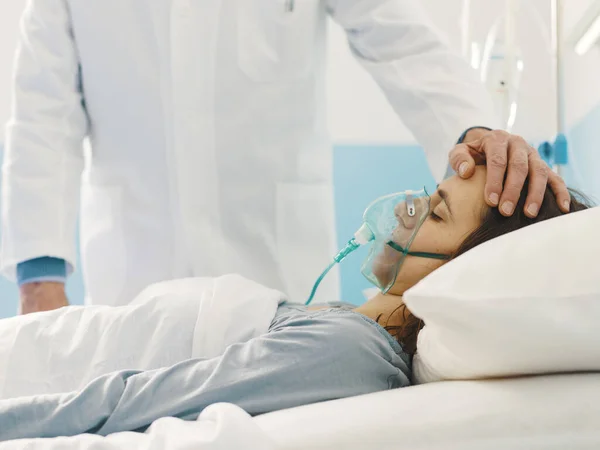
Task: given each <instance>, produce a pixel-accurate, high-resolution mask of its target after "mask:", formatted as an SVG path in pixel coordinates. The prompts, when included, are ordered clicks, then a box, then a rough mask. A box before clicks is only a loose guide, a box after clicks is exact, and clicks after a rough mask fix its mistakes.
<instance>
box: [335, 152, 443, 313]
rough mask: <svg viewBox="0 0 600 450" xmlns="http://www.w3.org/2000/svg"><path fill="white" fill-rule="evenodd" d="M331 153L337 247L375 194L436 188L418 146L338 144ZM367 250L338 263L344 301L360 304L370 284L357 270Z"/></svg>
mask: <svg viewBox="0 0 600 450" xmlns="http://www.w3.org/2000/svg"><path fill="white" fill-rule="evenodd" d="M334 155H335V160H334V187H335V201H336V206H335V209H336V211H335V213H336V220H337V224H336V228H337V232H338V246H339V248H342V247H343V246H344V245H345V244H346V242H348V240H349V239H350V238H352V237H353V236H354V233H355V231H356V230H357V229H358V228H359V227H360V225H361V224H362V215H363V212H364V210H365V208H366V207H367V205H369V203H371V201H373V200H374V199H376V198H377V197H381V196H382V195H385V194H389V193H392V192H398V191H404V190H406V189H413V190H418V189H422V188H423V187H426V188H427V190H428V191H429V192H433V191H434V190H435V181H434V179H433V177H432V175H431V173H430V171H429V167H428V166H427V162H426V160H425V155H424V153H423V151H422V150H421V148H420V147H417V146H411V147H398V146H383V147H382V146H374V147H365V146H340V147H336V148H335V153H334ZM366 254H367V248H361V249H358V250H357V251H356V252H355V253H353V254H351V255H349V256H348V257H347V258H346V259H345V260H344V261H343V262H342V264H341V265H340V270H341V279H342V299H343V300H344V301H347V302H351V303H354V304H360V303H362V302H363V301H364V297H363V295H362V291H363V290H364V289H366V288H368V287H372V285H370V284H369V283H368V282H367V280H366V279H365V278H364V277H363V276H362V275H361V274H360V266H361V263H362V261H363V259H364V258H365V256H366ZM332 256H333V255H332Z"/></svg>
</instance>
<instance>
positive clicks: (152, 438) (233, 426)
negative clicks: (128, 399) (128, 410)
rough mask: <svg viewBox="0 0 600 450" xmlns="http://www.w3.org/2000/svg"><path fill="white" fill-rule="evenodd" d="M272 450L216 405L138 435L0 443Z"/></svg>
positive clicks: (243, 420)
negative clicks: (191, 418)
mask: <svg viewBox="0 0 600 450" xmlns="http://www.w3.org/2000/svg"><path fill="white" fill-rule="evenodd" d="M24 448H27V449H28V450H84V449H89V450H92V449H93V450H153V449H169V450H191V449H193V450H230V449H245V450H253V449H256V450H274V449H275V448H276V446H275V444H274V443H273V441H272V440H271V439H270V438H268V437H267V435H266V433H265V432H264V431H262V429H261V428H259V427H258V425H257V424H256V423H254V421H253V419H252V417H250V416H249V415H248V414H246V413H245V412H244V411H243V410H242V409H241V408H238V407H237V406H235V405H231V404H228V403H217V404H214V405H212V406H209V407H208V408H206V409H205V410H204V411H203V412H202V414H201V415H200V417H198V420H197V421H195V422H185V421H183V420H180V419H175V418H172V417H167V418H164V419H159V420H157V421H155V422H154V423H153V424H152V426H151V427H150V428H148V430H147V431H146V432H145V433H143V434H141V433H132V432H126V433H115V434H112V435H109V436H106V437H102V436H97V435H92V434H82V435H79V436H73V437H60V438H53V439H19V440H15V441H6V442H0V450H22V449H24Z"/></svg>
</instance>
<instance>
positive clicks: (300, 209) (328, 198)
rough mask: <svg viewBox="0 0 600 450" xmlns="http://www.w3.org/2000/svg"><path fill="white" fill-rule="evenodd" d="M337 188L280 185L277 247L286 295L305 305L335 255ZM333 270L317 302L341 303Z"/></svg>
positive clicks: (326, 279) (309, 185) (326, 185)
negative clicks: (316, 282) (334, 190)
mask: <svg viewBox="0 0 600 450" xmlns="http://www.w3.org/2000/svg"><path fill="white" fill-rule="evenodd" d="M333 208H334V204H333V188H332V186H331V185H329V184H321V183H318V184H313V183H279V184H278V185H277V246H278V256H279V263H280V267H281V270H282V277H283V282H284V285H285V293H286V294H287V295H288V296H289V299H290V301H293V302H304V301H305V300H306V299H307V298H308V295H309V294H310V290H311V288H312V286H313V283H314V282H315V280H316V279H317V277H318V276H319V274H320V273H321V271H322V270H323V269H324V268H325V267H326V266H327V265H329V263H330V262H331V260H332V258H333V254H334V252H335V231H334V209H333ZM338 288H339V277H338V271H337V269H335V270H333V271H332V272H331V273H330V274H329V275H328V276H327V277H326V278H325V280H324V281H323V283H322V284H321V286H320V287H319V291H318V295H317V297H316V299H317V301H335V300H337V299H338Z"/></svg>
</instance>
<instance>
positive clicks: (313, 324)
mask: <svg viewBox="0 0 600 450" xmlns="http://www.w3.org/2000/svg"><path fill="white" fill-rule="evenodd" d="M409 371H410V358H409V357H408V355H406V354H405V353H404V352H403V351H402V349H401V347H400V346H399V345H398V343H397V342H396V341H395V340H394V339H393V338H392V337H391V336H390V335H389V334H388V333H387V332H386V331H385V330H384V329H383V328H381V327H380V326H379V325H378V324H376V323H375V322H373V321H372V320H370V319H368V318H366V317H364V316H362V315H361V314H358V313H355V312H352V311H350V310H348V309H346V308H336V309H327V310H319V311H308V310H306V309H305V308H304V307H299V306H291V305H282V306H280V307H279V309H278V311H277V314H276V316H275V318H274V320H273V321H272V323H271V326H270V329H269V331H268V333H267V334H265V335H263V336H260V337H257V338H255V339H252V340H250V341H248V342H246V343H243V344H236V345H233V346H230V347H229V348H228V349H227V350H226V351H225V353H224V354H223V355H222V356H220V357H218V358H213V359H205V360H203V359H194V360H188V361H184V362H181V363H179V364H177V365H175V366H173V367H169V368H163V369H158V370H152V371H146V372H138V371H121V372H116V373H111V374H107V375H105V376H102V377H99V378H97V379H96V380H94V381H92V382H91V383H90V384H88V385H87V386H86V387H85V388H84V389H82V390H81V391H79V392H71V393H65V394H56V395H43V396H37V397H21V398H16V399H9V400H2V401H0V441H3V440H9V439H18V438H34V437H54V436H72V435H75V434H78V433H96V434H100V435H107V434H110V433H114V432H118V431H127V430H129V431H142V430H145V429H146V428H147V427H148V426H149V425H150V424H151V423H152V422H153V421H154V420H156V419H158V418H160V417H165V416H174V417H179V418H182V419H187V420H193V419H196V418H197V417H198V415H199V414H200V413H201V412H202V410H203V409H204V408H205V407H207V406H208V405H210V404H212V403H215V402H230V403H234V404H237V405H239V406H240V407H242V408H243V409H244V410H246V411H247V412H248V413H250V414H252V415H257V414H262V413H267V412H270V411H275V410H279V409H283V408H290V407H294V406H299V405H304V404H309V403H315V402H321V401H325V400H332V399H338V398H343V397H349V396H354V395H360V394H367V393H371V392H376V391H382V390H386V389H393V388H399V387H403V386H407V385H408V384H409Z"/></svg>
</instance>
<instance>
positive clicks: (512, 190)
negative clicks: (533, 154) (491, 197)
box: [500, 136, 530, 216]
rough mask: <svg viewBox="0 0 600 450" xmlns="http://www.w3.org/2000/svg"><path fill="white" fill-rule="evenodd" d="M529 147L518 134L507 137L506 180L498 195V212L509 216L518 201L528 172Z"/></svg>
mask: <svg viewBox="0 0 600 450" xmlns="http://www.w3.org/2000/svg"><path fill="white" fill-rule="evenodd" d="M529 153H530V147H529V144H527V142H525V140H524V139H523V138H521V137H519V136H513V137H512V138H510V139H509V147H508V167H507V175H506V182H505V183H504V189H503V190H502V195H501V197H500V213H501V214H502V215H504V216H510V215H512V213H513V212H514V211H515V207H516V206H517V203H518V202H519V197H520V196H521V191H522V190H523V185H524V184H525V180H526V179H527V175H528V172H529Z"/></svg>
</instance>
